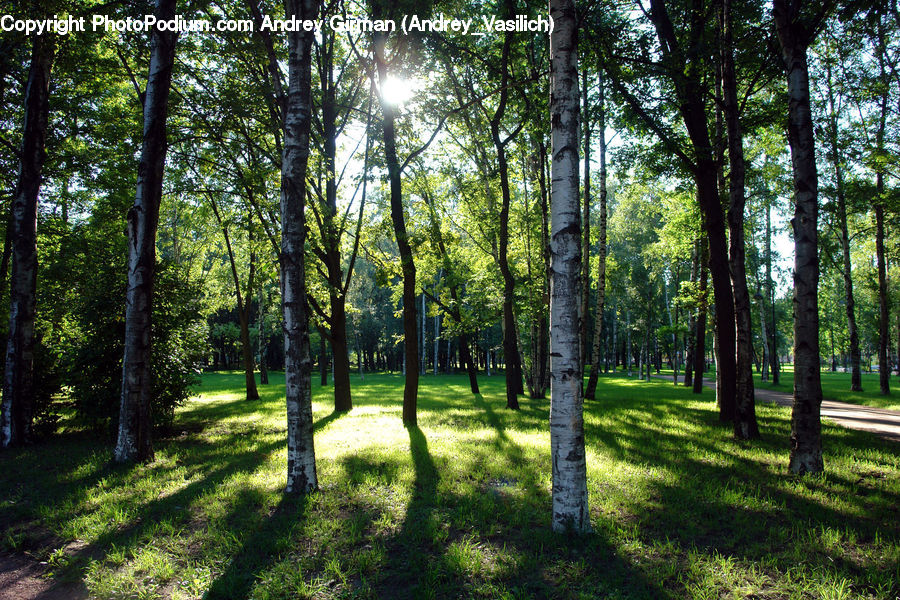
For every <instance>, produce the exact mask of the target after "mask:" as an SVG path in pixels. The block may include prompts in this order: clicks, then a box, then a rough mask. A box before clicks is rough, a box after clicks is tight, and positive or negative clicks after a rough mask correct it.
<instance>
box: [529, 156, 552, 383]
mask: <svg viewBox="0 0 900 600" xmlns="http://www.w3.org/2000/svg"><path fill="white" fill-rule="evenodd" d="M538 158H539V161H540V165H539V166H540V172H539V174H538V181H539V184H540V194H541V196H540V202H541V256H542V257H543V260H544V279H543V304H542V306H543V308H544V310H540V311H538V318H537V342H536V343H537V353H536V354H537V356H536V358H535V362H536V363H537V364H536V366H535V368H536V371H537V377H536V383H535V394H534V395H533V396H532V397H533V398H544V397H545V396H546V393H547V388H548V387H549V386H550V327H549V323H548V321H547V314H548V310H547V309H549V302H550V207H549V202H548V193H547V176H546V172H545V167H546V165H547V147H546V145H545V144H544V141H543V140H540V141H539V142H538Z"/></svg>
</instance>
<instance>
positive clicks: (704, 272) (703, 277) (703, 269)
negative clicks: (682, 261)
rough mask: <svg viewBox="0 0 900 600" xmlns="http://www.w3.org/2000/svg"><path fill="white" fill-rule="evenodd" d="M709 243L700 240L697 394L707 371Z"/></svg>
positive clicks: (695, 391) (695, 355) (695, 365)
mask: <svg viewBox="0 0 900 600" xmlns="http://www.w3.org/2000/svg"><path fill="white" fill-rule="evenodd" d="M708 261H709V244H708V243H707V241H706V240H700V305H699V306H698V307H697V333H696V335H695V338H696V339H695V341H694V382H693V385H694V387H693V389H692V391H693V392H694V393H695V394H700V393H701V392H703V374H704V373H706V320H707V319H706V313H707V307H708V305H709V303H708V301H707V292H708V290H707V280H708V277H709V269H708V268H707V266H706V265H707V263H708Z"/></svg>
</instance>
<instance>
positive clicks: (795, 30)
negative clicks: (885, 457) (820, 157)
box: [773, 0, 824, 475]
mask: <svg viewBox="0 0 900 600" xmlns="http://www.w3.org/2000/svg"><path fill="white" fill-rule="evenodd" d="M802 4H803V3H802V0H774V3H773V13H774V17H775V24H776V30H777V33H778V40H779V43H780V44H781V49H782V56H783V58H784V63H785V68H786V72H787V80H788V96H789V105H788V115H789V122H788V141H789V142H790V146H791V162H792V164H793V173H794V218H793V220H792V222H791V223H792V225H793V229H794V298H793V303H794V403H793V408H792V411H791V457H790V465H789V468H790V470H791V472H793V473H797V474H801V475H802V474H804V473H820V472H822V471H823V470H824V464H823V460H822V431H821V421H820V410H821V405H822V384H821V379H820V375H819V295H818V284H819V254H818V229H817V224H818V211H819V206H818V175H817V173H816V158H815V142H814V138H813V121H812V113H811V110H810V97H809V69H808V64H807V57H806V52H807V48H808V46H809V43H810V42H811V41H812V39H811V38H812V33H811V32H810V31H809V30H808V29H807V24H806V23H804V21H803V19H801V15H800V9H801V6H802Z"/></svg>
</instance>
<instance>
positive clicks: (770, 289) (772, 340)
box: [766, 201, 780, 385]
mask: <svg viewBox="0 0 900 600" xmlns="http://www.w3.org/2000/svg"><path fill="white" fill-rule="evenodd" d="M766 297H767V298H768V299H769V303H770V305H771V308H772V335H771V336H770V337H769V339H768V340H766V343H768V344H769V365H770V367H771V369H772V383H773V384H774V385H778V384H779V383H780V376H779V364H778V323H777V322H776V320H775V286H774V285H773V282H772V204H771V201H769V202H767V203H766Z"/></svg>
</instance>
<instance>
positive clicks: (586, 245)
mask: <svg viewBox="0 0 900 600" xmlns="http://www.w3.org/2000/svg"><path fill="white" fill-rule="evenodd" d="M584 55H585V56H584V62H585V64H583V65H582V66H581V98H582V102H583V109H582V111H583V112H582V115H581V119H582V132H583V133H584V185H583V187H584V203H583V205H582V209H581V319H580V322H579V329H580V330H579V336H578V337H579V341H580V344H581V371H582V377H584V366H585V365H587V364H588V360H589V359H590V354H588V311H589V310H590V304H591V111H590V98H589V94H588V66H587V51H585V52H584ZM601 135H602V133H601ZM592 370H593V369H592ZM585 397H589V396H585Z"/></svg>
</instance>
